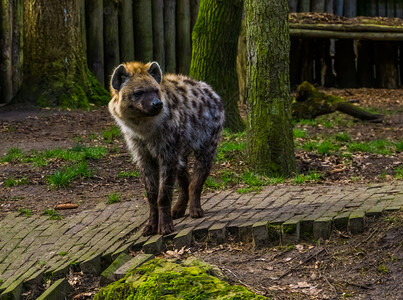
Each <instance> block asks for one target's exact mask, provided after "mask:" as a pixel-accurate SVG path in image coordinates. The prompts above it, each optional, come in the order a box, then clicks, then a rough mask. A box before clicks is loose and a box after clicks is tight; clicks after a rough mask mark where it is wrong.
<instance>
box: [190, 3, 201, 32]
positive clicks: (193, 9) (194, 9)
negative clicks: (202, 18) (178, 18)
mask: <svg viewBox="0 0 403 300" xmlns="http://www.w3.org/2000/svg"><path fill="white" fill-rule="evenodd" d="M199 7H200V0H190V13H191V14H190V32H192V31H193V27H194V26H195V25H196V21H197V15H198V14H199Z"/></svg>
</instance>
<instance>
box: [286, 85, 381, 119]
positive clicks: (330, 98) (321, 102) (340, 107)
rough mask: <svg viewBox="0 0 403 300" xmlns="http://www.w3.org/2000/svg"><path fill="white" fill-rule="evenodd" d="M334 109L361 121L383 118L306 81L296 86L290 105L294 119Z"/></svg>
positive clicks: (333, 110)
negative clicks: (296, 90) (294, 97)
mask: <svg viewBox="0 0 403 300" xmlns="http://www.w3.org/2000/svg"><path fill="white" fill-rule="evenodd" d="M335 111H340V112H342V113H345V114H347V115H350V116H352V117H354V118H357V119H360V120H363V121H371V122H382V120H383V115H379V114H373V113H370V112H368V111H366V110H364V109H362V108H360V107H359V106H356V105H354V104H352V103H351V102H349V101H347V100H346V99H344V98H343V97H338V96H334V95H329V94H326V93H323V92H321V91H318V90H317V89H316V88H315V87H314V86H313V85H312V84H310V83H309V82H307V81H304V82H303V83H301V84H300V85H299V86H298V94H297V97H296V99H295V101H294V102H293V103H292V106H291V113H292V116H293V118H294V119H296V120H300V119H314V118H316V117H318V116H321V115H326V114H330V113H333V112H335Z"/></svg>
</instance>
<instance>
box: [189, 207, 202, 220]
mask: <svg viewBox="0 0 403 300" xmlns="http://www.w3.org/2000/svg"><path fill="white" fill-rule="evenodd" d="M189 214H190V216H191V217H192V218H201V217H203V216H204V210H203V209H202V208H201V207H189Z"/></svg>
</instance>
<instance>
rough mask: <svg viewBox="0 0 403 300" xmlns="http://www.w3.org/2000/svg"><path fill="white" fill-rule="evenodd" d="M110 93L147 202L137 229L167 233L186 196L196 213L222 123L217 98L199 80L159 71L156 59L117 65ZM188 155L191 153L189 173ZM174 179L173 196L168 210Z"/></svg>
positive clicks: (184, 205) (192, 213)
mask: <svg viewBox="0 0 403 300" xmlns="http://www.w3.org/2000/svg"><path fill="white" fill-rule="evenodd" d="M111 94H112V100H111V101H110V103H109V111H110V112H111V114H112V116H113V117H114V118H115V120H116V122H117V124H118V125H119V126H120V128H121V131H122V133H123V135H124V137H125V140H126V143H127V146H128V148H129V150H130V152H131V153H132V155H133V158H134V160H135V161H136V163H137V165H138V166H139V168H140V170H141V173H142V177H143V181H144V184H145V188H146V191H147V197H148V201H149V204H150V218H149V221H148V223H147V225H146V227H145V229H144V231H143V234H144V235H151V234H155V233H157V232H158V233H160V234H168V233H170V232H172V231H173V230H174V228H173V222H172V218H179V217H182V216H183V215H184V214H185V211H186V208H187V204H188V202H189V199H190V205H189V213H190V216H191V217H193V218H198V217H202V216H203V214H204V212H203V209H202V208H201V204H200V194H201V192H202V188H203V184H204V182H205V180H206V179H207V176H208V175H209V173H210V169H211V166H212V163H213V158H214V155H215V152H216V149H217V144H218V141H219V138H220V134H221V130H222V126H223V122H224V108H223V105H222V103H221V99H220V97H219V96H218V95H217V94H216V93H215V92H214V91H213V89H212V88H211V87H210V86H209V85H208V84H206V83H204V82H200V81H196V80H193V79H191V78H189V77H186V76H183V75H176V74H166V75H164V76H162V72H161V69H160V67H159V65H158V64H157V63H156V62H152V63H148V64H142V63H139V62H130V63H125V64H122V65H120V66H118V67H117V68H116V69H115V71H114V73H113V75H112V79H111ZM159 102H162V103H159ZM190 154H193V155H194V166H193V172H192V176H190V175H189V172H188V157H189V155H190ZM176 180H177V182H178V187H179V196H178V200H177V202H176V205H175V206H174V207H173V209H172V212H171V202H172V191H173V187H174V184H175V181H176Z"/></svg>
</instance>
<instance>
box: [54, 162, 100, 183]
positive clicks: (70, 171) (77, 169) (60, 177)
mask: <svg viewBox="0 0 403 300" xmlns="http://www.w3.org/2000/svg"><path fill="white" fill-rule="evenodd" d="M93 173H94V172H93V170H90V169H88V163H87V162H86V161H83V162H80V163H78V164H76V165H73V166H67V167H64V168H62V169H60V170H57V171H56V172H54V173H53V174H51V175H49V176H48V177H47V181H48V184H49V185H50V186H51V187H55V188H63V187H67V186H69V185H70V183H71V182H72V181H73V180H75V179H77V178H91V177H92V176H93Z"/></svg>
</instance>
